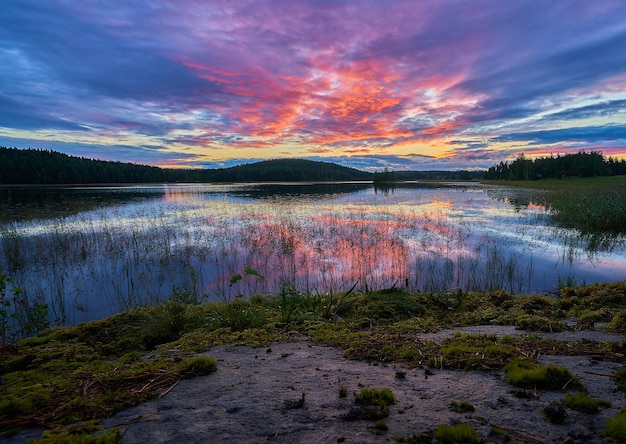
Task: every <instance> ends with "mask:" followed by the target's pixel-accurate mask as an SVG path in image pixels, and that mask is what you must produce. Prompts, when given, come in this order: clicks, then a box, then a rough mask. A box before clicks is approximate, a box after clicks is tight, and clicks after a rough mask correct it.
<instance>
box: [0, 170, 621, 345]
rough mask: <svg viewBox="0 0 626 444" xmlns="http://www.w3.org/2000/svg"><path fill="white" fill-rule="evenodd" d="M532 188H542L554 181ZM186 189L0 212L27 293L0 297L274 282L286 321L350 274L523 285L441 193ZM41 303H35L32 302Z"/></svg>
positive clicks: (301, 316)
mask: <svg viewBox="0 0 626 444" xmlns="http://www.w3.org/2000/svg"><path fill="white" fill-rule="evenodd" d="M587 183H591V182H587ZM591 184H592V185H593V186H595V185H594V184H593V183H591ZM613 185H614V184H613ZM613 185H612V186H613ZM613 188H617V187H616V186H613ZM619 189H620V190H621V188H619ZM589 193H591V194H593V191H589ZM542 195H547V196H548V197H546V199H551V198H552V197H550V196H554V193H553V192H552V191H550V192H548V193H542ZM620 196H621V195H620ZM170 197H171V196H170ZM181 197H184V196H181ZM191 197H192V200H191V202H188V201H185V200H184V199H183V200H182V201H181V202H179V203H177V204H176V205H174V204H172V203H171V202H169V203H168V202H165V203H164V204H163V205H159V206H156V205H154V206H153V205H137V206H136V207H135V206H133V207H129V208H126V207H116V208H113V209H108V210H107V211H105V210H104V209H99V210H94V211H92V212H89V213H84V214H78V215H71V216H65V217H56V218H52V219H49V220H46V221H45V222H41V221H39V222H35V221H21V222H13V223H11V222H6V223H3V224H2V225H1V226H0V271H2V273H3V274H5V275H6V276H7V277H10V279H11V280H12V281H13V282H14V284H15V287H16V288H21V289H22V290H23V293H22V299H23V300H24V303H25V304H26V306H27V307H29V309H28V310H27V311H26V312H24V311H23V310H22V309H21V308H20V307H19V306H18V305H16V303H14V302H13V301H10V307H8V308H7V310H8V311H9V312H11V313H18V312H19V313H32V314H35V315H36V316H38V317H41V316H45V321H46V322H47V323H48V324H50V325H65V324H69V325H73V324H76V323H78V322H81V321H85V320H90V319H94V318H98V317H103V316H106V315H109V314H111V313H114V312H117V311H120V310H126V309H130V308H136V307H142V306H154V305H157V304H159V303H161V302H163V301H164V300H166V299H168V298H170V295H171V294H172V293H173V291H174V290H176V289H179V290H180V291H184V292H187V293H188V294H189V295H192V296H193V297H194V298H195V299H196V300H197V301H207V300H211V301H231V300H233V299H235V298H236V297H237V296H240V295H242V296H243V297H244V298H248V297H250V296H253V295H255V294H280V292H281V290H282V289H284V288H287V289H288V291H287V293H286V294H285V298H284V300H283V303H282V304H281V309H282V318H283V322H285V323H289V322H291V321H292V320H293V319H296V320H298V321H304V320H306V318H307V315H306V313H309V314H314V315H315V316H317V317H321V318H328V317H330V316H333V315H334V314H337V313H339V312H341V310H342V305H345V304H343V301H342V300H341V298H342V297H343V293H345V287H346V286H347V285H352V283H355V284H356V287H355V291H357V290H359V291H363V292H365V293H374V292H376V291H379V290H381V289H385V288H387V289H399V290H404V291H407V292H415V291H422V292H426V293H447V292H454V291H456V290H458V289H462V291H464V292H479V291H480V292H482V291H498V290H501V289H505V290H507V291H509V292H515V293H519V292H523V291H527V290H528V289H529V288H531V287H532V286H533V285H534V284H533V283H534V279H535V265H534V263H533V258H532V254H529V255H526V254H521V255H520V254H518V253H515V254H512V253H511V252H510V251H509V250H508V248H509V246H508V245H503V243H502V242H500V240H499V238H498V236H494V235H493V234H490V233H489V232H485V230H484V229H483V228H484V227H481V226H479V225H477V224H474V223H473V222H470V221H468V220H465V219H464V218H462V217H461V216H459V215H457V214H456V213H455V212H454V211H452V210H453V208H452V207H451V206H448V205H446V202H432V203H429V204H428V205H426V204H425V205H417V206H415V207H414V208H413V207H412V206H399V207H395V206H394V205H378V204H377V205H376V206H374V205H372V206H369V205H363V209H361V208H360V207H361V206H360V205H356V206H351V207H350V208H347V209H344V208H338V207H332V210H328V211H327V208H324V209H323V210H324V211H321V212H320V211H319V207H316V206H308V207H307V209H306V210H305V211H303V212H299V210H298V211H296V210H294V209H293V208H290V209H289V211H285V209H284V208H279V207H278V206H277V205H276V206H272V205H267V206H263V207H262V208H260V207H258V206H256V205H250V204H236V203H233V204H232V205H230V204H229V205H223V204H219V205H215V206H214V207H211V209H210V210H209V209H207V208H205V207H204V205H203V204H201V203H200V204H199V203H198V202H199V200H198V196H197V195H195V196H191ZM618 197H619V196H618ZM596 200H602V199H596ZM611 202H619V199H617V201H616V200H615V199H614V200H612V201H611ZM611 205H612V206H614V207H616V208H621V207H619V206H618V204H617V203H611ZM592 211H593V212H594V213H597V212H602V214H605V213H606V212H604V210H603V209H599V210H597V211H596V210H592ZM533 223H535V224H536V223H537V222H536V221H533V220H530V219H529V220H523V221H522V223H521V224H520V226H519V227H518V228H515V231H516V233H515V235H516V236H518V235H519V237H520V238H521V239H526V240H528V241H529V242H531V243H532V242H533V241H532V237H533V236H534V234H536V232H535V231H533V228H532V226H533ZM526 231H528V233H526ZM598 236H599V234H598ZM570 237H571V236H570ZM548 241H550V242H552V240H548ZM617 245H620V243H619V239H618V240H617ZM524 248H525V247H524ZM568 248H569V247H568ZM571 249H572V250H574V251H578V247H577V246H575V245H572V246H571ZM241 270H255V271H256V272H257V273H258V274H257V275H256V276H254V275H251V274H249V273H242V271H241ZM239 273H240V274H239ZM237 276H239V277H240V278H241V279H239V280H236V281H235V282H233V277H235V278H236V277H237ZM261 276H262V277H263V278H260V277H261ZM572 279H574V278H572ZM346 282H348V283H349V284H346ZM572 282H573V281H572ZM342 290H343V291H342ZM298 304H300V305H302V306H303V305H305V304H307V305H308V306H309V307H308V309H306V308H305V307H301V309H298V307H297V305H298ZM457 305H458V304H457ZM44 306H46V307H47V310H48V311H47V313H43V311H41V310H40V311H38V312H36V311H34V310H35V309H36V308H43V307H44ZM451 307H452V308H456V306H455V305H451ZM345 308H349V304H347V306H346V307H345ZM297 312H299V313H297ZM339 315H340V316H341V314H339ZM553 330H554V328H553ZM27 334H30V333H28V332H27V331H25V332H19V334H16V335H15V338H16V339H17V338H19V337H23V336H24V335H27ZM5 342H6V341H5Z"/></svg>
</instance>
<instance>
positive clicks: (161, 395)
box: [159, 380, 180, 398]
mask: <svg viewBox="0 0 626 444" xmlns="http://www.w3.org/2000/svg"><path fill="white" fill-rule="evenodd" d="M179 382H180V380H178V381H176V382H175V383H174V384H172V385H171V386H170V388H168V389H167V390H165V391H164V392H163V393H161V394H160V395H159V398H162V397H164V396H165V395H167V394H168V393H169V392H171V391H172V390H173V389H174V387H176V386H177V385H178V383H179Z"/></svg>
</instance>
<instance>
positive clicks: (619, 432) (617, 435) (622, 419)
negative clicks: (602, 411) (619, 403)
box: [606, 411, 626, 442]
mask: <svg viewBox="0 0 626 444" xmlns="http://www.w3.org/2000/svg"><path fill="white" fill-rule="evenodd" d="M606 434H607V436H609V437H611V438H613V440H615V442H626V411H622V412H620V413H618V414H617V415H615V416H614V417H612V418H611V419H609V420H608V421H607V422H606Z"/></svg>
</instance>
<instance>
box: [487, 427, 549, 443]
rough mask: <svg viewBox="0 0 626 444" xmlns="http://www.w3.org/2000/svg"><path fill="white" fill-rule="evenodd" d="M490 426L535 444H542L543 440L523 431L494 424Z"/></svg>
mask: <svg viewBox="0 0 626 444" xmlns="http://www.w3.org/2000/svg"><path fill="white" fill-rule="evenodd" d="M491 426H492V427H494V428H498V429H502V430H505V431H507V432H510V433H515V434H518V435H520V436H522V437H523V438H526V439H530V440H532V441H536V442H539V443H543V442H544V438H541V437H539V436H535V435H533V434H531V433H528V432H526V431H525V430H520V429H514V428H513V427H504V426H499V425H496V424H491Z"/></svg>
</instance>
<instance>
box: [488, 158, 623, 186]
mask: <svg viewBox="0 0 626 444" xmlns="http://www.w3.org/2000/svg"><path fill="white" fill-rule="evenodd" d="M618 175H626V161H625V160H616V159H613V158H612V157H609V158H608V159H605V157H604V156H603V155H602V153H600V152H597V151H591V152H586V151H580V152H578V153H576V154H566V155H564V156H556V157H554V156H550V157H541V158H537V159H529V158H527V157H526V156H525V155H524V154H520V155H519V156H518V157H517V158H516V159H515V160H514V161H512V162H510V163H509V162H500V163H498V164H497V165H494V166H492V167H491V168H489V169H488V170H487V172H486V173H485V176H484V178H485V179H488V180H536V179H542V178H561V177H595V176H618Z"/></svg>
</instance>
